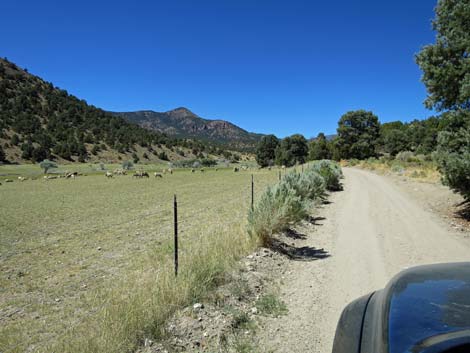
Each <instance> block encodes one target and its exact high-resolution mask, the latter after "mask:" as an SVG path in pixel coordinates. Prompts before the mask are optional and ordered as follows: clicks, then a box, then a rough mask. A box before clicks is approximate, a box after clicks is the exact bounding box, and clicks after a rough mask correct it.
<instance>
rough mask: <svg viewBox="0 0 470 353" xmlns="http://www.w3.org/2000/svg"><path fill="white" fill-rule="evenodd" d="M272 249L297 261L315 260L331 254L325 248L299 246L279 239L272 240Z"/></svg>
mask: <svg viewBox="0 0 470 353" xmlns="http://www.w3.org/2000/svg"><path fill="white" fill-rule="evenodd" d="M271 249H272V250H274V251H277V252H278V253H280V254H283V255H286V256H287V257H288V258H289V259H291V260H296V261H315V260H320V259H325V258H327V257H330V256H331V255H330V254H329V253H328V251H325V249H317V248H314V247H310V246H301V247H298V248H297V247H295V246H292V245H289V244H286V243H284V242H283V241H281V240H277V239H274V240H273V241H272V244H271Z"/></svg>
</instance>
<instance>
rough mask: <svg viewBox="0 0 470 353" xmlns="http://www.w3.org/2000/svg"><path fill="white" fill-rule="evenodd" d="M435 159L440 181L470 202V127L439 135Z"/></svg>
mask: <svg viewBox="0 0 470 353" xmlns="http://www.w3.org/2000/svg"><path fill="white" fill-rule="evenodd" d="M438 141H439V144H438V149H437V154H436V159H437V162H438V164H439V171H440V172H441V173H442V175H443V176H442V181H443V183H444V184H445V185H447V186H449V187H450V188H451V189H452V190H454V191H455V192H458V193H460V194H461V195H462V196H463V197H464V199H465V200H466V201H467V202H469V201H470V177H469V176H470V126H469V127H467V128H461V129H459V130H457V131H452V132H448V131H443V132H441V133H440V134H439V138H438Z"/></svg>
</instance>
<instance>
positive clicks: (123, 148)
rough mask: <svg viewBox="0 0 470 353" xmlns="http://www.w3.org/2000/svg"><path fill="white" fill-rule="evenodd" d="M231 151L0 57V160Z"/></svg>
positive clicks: (156, 156) (147, 156)
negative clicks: (102, 105) (152, 124)
mask: <svg viewBox="0 0 470 353" xmlns="http://www.w3.org/2000/svg"><path fill="white" fill-rule="evenodd" d="M223 153H224V154H225V155H227V156H228V157H231V154H230V153H227V152H224V151H223V150H222V149H220V148H217V147H215V146H213V145H210V144H209V143H207V142H202V141H195V140H189V139H178V138H173V137H168V136H167V135H166V134H164V133H160V132H156V131H151V130H148V129H145V128H143V127H140V126H138V125H137V124H134V123H131V122H128V121H126V120H125V119H124V118H122V117H118V116H115V115H113V114H110V113H108V112H105V111H104V110H102V109H99V108H96V107H94V106H92V105H89V104H87V102H85V101H84V100H80V99H78V98H76V97H75V96H73V95H70V94H69V93H68V92H67V91H66V90H63V89H59V88H57V87H55V86H54V85H53V84H52V83H49V82H46V81H44V80H42V79H41V78H39V77H37V76H34V75H31V74H30V73H28V71H27V70H26V69H25V70H23V69H21V68H19V67H18V66H17V65H15V64H14V63H11V62H9V61H8V60H7V59H0V162H11V163H16V162H21V161H32V162H38V161H42V160H44V159H62V160H67V161H79V162H85V161H89V160H99V159H108V160H116V159H117V160H119V159H129V158H130V159H134V161H138V160H142V159H143V160H168V159H173V157H174V158H176V159H178V158H185V157H190V158H194V157H204V156H205V155H207V154H220V155H221V154H223Z"/></svg>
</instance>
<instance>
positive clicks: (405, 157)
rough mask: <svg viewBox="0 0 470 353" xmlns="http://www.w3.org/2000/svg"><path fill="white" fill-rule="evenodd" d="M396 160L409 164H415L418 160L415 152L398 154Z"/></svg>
mask: <svg viewBox="0 0 470 353" xmlns="http://www.w3.org/2000/svg"><path fill="white" fill-rule="evenodd" d="M395 159H396V160H398V161H400V162H407V163H410V162H414V161H415V160H416V158H415V156H414V154H413V152H410V151H403V152H400V153H398V154H397V155H396V156H395Z"/></svg>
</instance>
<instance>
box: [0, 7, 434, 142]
mask: <svg viewBox="0 0 470 353" xmlns="http://www.w3.org/2000/svg"><path fill="white" fill-rule="evenodd" d="M435 5H436V1H435V0H413V1H410V0H395V1H377V0H367V1H355V0H344V1H315V0H310V1H307V0H305V1H304V0H288V1H287V0H285V1H274V0H272V1H268V0H262V1H255V0H230V1H229V0H214V1H206V0H198V1H191V0H172V1H170V0H168V1H158V0H154V1H150V0H148V1H139V0H134V1H130V0H129V1H119V0H113V1H107V0H106V1H100V0H94V1H89V0H80V1H64V0H61V1H52V0H41V1H37V0H34V1H22V0H18V1H2V2H0V33H1V40H0V56H2V57H4V56H6V57H7V58H8V59H9V60H11V61H13V62H15V63H17V64H18V65H20V66H22V67H26V68H28V70H29V71H30V72H31V73H34V74H36V75H38V76H41V77H42V78H44V79H46V80H48V81H51V82H53V83H54V84H55V85H57V86H59V87H61V88H65V89H67V90H68V91H69V92H70V93H72V94H75V95H77V96H78V97H79V98H83V99H86V100H87V101H88V102H89V103H90V104H93V105H95V106H98V107H100V108H104V109H107V110H114V111H132V110H142V109H152V110H156V111H165V110H170V109H173V108H176V107H180V106H185V107H187V108H189V109H191V110H192V111H193V112H195V113H196V114H198V115H200V116H202V117H206V118H221V119H226V120H229V121H232V122H234V123H235V124H238V125H239V126H241V127H243V128H245V129H247V130H249V131H254V132H262V133H275V134H276V135H278V136H280V137H284V136H286V135H290V134H293V133H297V132H300V133H302V134H304V135H305V136H306V137H311V136H314V135H316V134H317V133H318V132H320V131H323V132H325V133H327V134H330V133H335V131H336V126H337V121H338V119H339V118H340V116H341V115H342V114H344V113H345V112H346V111H349V110H354V109H360V108H362V109H367V110H372V111H373V112H375V113H376V114H377V115H378V116H379V118H380V120H381V121H382V122H385V121H391V120H404V121H408V120H411V119H413V118H424V117H427V116H429V115H431V114H432V112H430V111H428V110H426V109H425V108H424V106H423V104H422V102H423V100H424V98H425V96H426V91H425V88H424V86H423V84H422V83H421V82H420V76H421V72H420V70H419V68H418V66H417V65H416V64H415V62H414V54H415V53H417V52H418V51H419V50H420V48H421V47H422V46H423V45H425V44H428V43H431V42H433V41H434V36H435V35H434V33H433V31H432V28H431V19H432V18H433V16H434V13H433V9H434V7H435Z"/></svg>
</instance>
